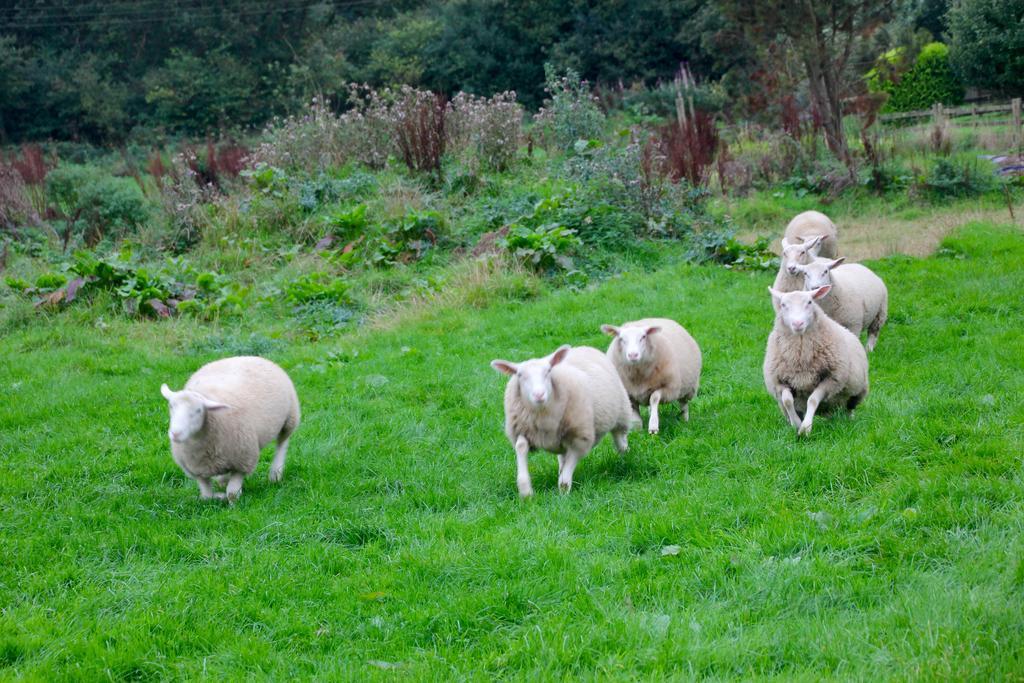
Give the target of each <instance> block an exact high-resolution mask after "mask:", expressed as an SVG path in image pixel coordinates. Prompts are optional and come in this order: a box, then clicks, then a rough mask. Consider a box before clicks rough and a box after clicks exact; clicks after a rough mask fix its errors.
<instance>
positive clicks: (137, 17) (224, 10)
mask: <svg viewBox="0 0 1024 683" xmlns="http://www.w3.org/2000/svg"><path fill="white" fill-rule="evenodd" d="M381 1H382V0H346V1H345V2H338V1H334V2H328V3H327V4H328V5H329V6H330V7H331V8H332V9H335V10H338V9H345V8H348V7H355V6H361V5H374V4H379V3H380V2H381ZM296 3H298V4H296ZM323 4H325V3H324V0H278V1H276V2H267V3H265V4H262V3H259V4H257V3H246V4H244V5H239V6H237V7H209V6H205V7H204V6H199V5H195V6H193V5H188V6H184V7H182V6H175V7H167V6H166V5H164V7H163V8H162V9H160V10H158V9H157V8H156V7H153V8H152V9H151V10H146V11H138V12H133V13H130V14H125V15H118V14H115V13H112V12H107V11H98V12H95V13H92V14H91V15H86V14H81V13H79V14H75V15H70V14H66V15H64V16H63V17H61V18H57V15H51V16H50V17H40V18H35V17H24V18H21V19H19V20H14V21H12V20H9V19H5V18H3V16H2V15H0V32H2V31H3V30H5V29H7V30H11V29H29V28H60V27H65V28H72V27H85V26H95V25H114V24H118V25H124V24H129V25H131V24H149V23H154V22H163V21H167V20H169V19H173V18H175V17H180V16H187V17H188V18H191V19H214V18H217V17H221V16H225V15H227V16H250V15H258V14H263V15H266V14H288V13H292V12H302V11H306V10H310V9H313V8H315V7H318V6H320V5H323Z"/></svg>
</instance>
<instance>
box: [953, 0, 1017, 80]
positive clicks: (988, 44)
mask: <svg viewBox="0 0 1024 683" xmlns="http://www.w3.org/2000/svg"><path fill="white" fill-rule="evenodd" d="M946 17H947V19H946V21H947V22H948V25H949V35H950V44H951V46H952V48H953V49H952V58H953V66H954V68H955V69H956V71H957V73H958V74H959V76H960V77H961V78H963V80H964V81H965V82H966V83H968V84H970V85H973V86H975V87H978V88H985V89H991V90H995V91H997V92H1000V93H1003V94H1005V95H1015V96H1018V97H1019V96H1020V95H1022V94H1024V52H1022V49H1021V46H1022V45H1024V0H959V1H958V2H954V3H950V8H949V13H948V14H947V15H946Z"/></svg>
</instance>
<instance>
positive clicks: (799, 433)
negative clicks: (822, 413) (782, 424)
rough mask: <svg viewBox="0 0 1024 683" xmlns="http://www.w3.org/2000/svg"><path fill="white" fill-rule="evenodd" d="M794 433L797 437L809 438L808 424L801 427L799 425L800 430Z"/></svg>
mask: <svg viewBox="0 0 1024 683" xmlns="http://www.w3.org/2000/svg"><path fill="white" fill-rule="evenodd" d="M796 433H797V436H810V434H811V425H810V424H802V425H800V429H798V430H797V432H796Z"/></svg>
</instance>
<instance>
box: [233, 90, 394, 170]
mask: <svg viewBox="0 0 1024 683" xmlns="http://www.w3.org/2000/svg"><path fill="white" fill-rule="evenodd" d="M343 125H344V122H343V120H342V119H341V118H340V117H338V116H336V115H335V114H334V113H333V112H332V111H331V110H330V109H329V108H328V107H327V105H326V103H324V102H322V101H320V100H318V99H316V98H314V99H313V101H312V103H311V104H310V106H309V109H308V110H307V111H306V113H305V114H303V115H301V116H289V117H288V118H285V119H277V120H274V121H272V122H271V123H270V124H269V125H268V126H267V127H266V129H265V130H264V131H263V138H264V141H263V142H262V143H261V144H260V145H259V146H258V147H257V148H256V149H255V150H254V151H253V153H252V156H251V157H250V161H251V163H252V164H263V165H265V166H273V167H277V168H283V169H290V170H302V171H305V172H307V173H316V172H319V171H323V170H325V169H328V168H331V167H334V166H341V165H343V164H344V163H345V162H346V161H347V160H348V159H349V157H350V156H351V150H349V149H348V148H347V146H346V142H347V139H346V137H345V136H344V134H343V131H342V127H343ZM386 158H387V157H386V156H385V159H386Z"/></svg>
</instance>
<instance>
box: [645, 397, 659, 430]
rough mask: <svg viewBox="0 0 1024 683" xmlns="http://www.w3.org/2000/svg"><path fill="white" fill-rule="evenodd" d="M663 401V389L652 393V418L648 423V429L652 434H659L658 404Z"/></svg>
mask: <svg viewBox="0 0 1024 683" xmlns="http://www.w3.org/2000/svg"><path fill="white" fill-rule="evenodd" d="M659 403H661V390H658V391H655V392H654V393H653V394H651V419H650V422H648V423H647V431H648V433H650V434H657V433H658V427H659V426H660V423H659V422H658V404H659Z"/></svg>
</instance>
